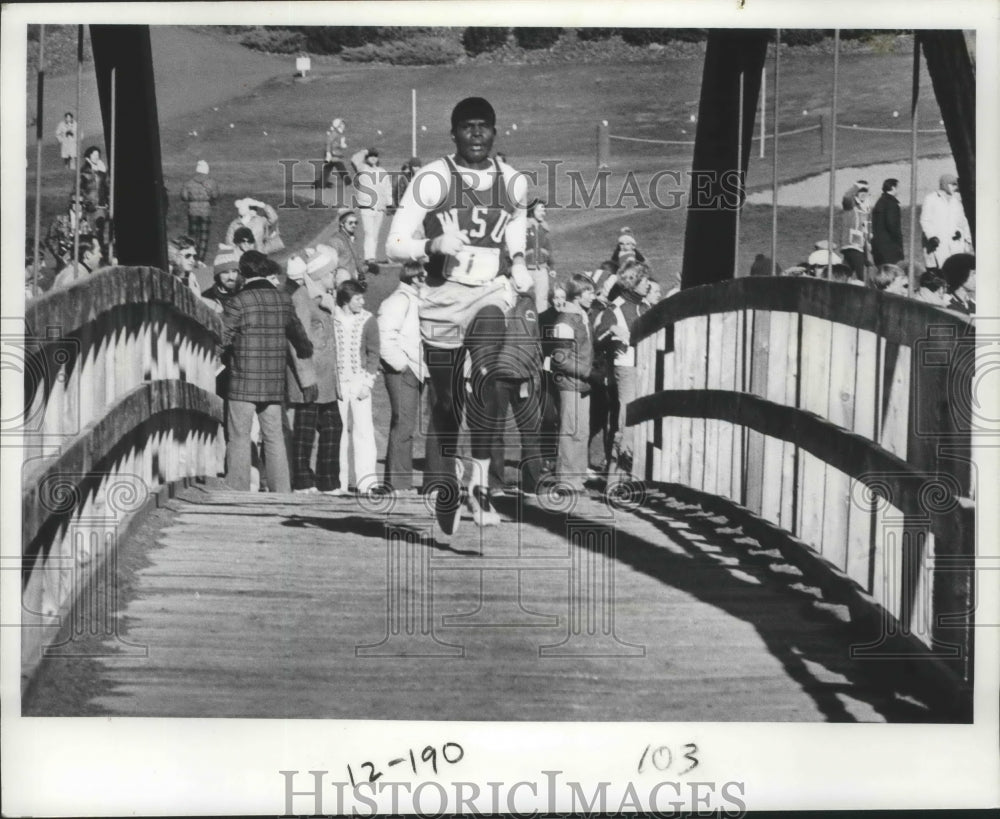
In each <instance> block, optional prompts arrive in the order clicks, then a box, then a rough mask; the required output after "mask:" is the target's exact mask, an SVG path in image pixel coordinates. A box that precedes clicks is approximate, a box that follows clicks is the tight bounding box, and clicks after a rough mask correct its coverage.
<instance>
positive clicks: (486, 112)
mask: <svg viewBox="0 0 1000 819" xmlns="http://www.w3.org/2000/svg"><path fill="white" fill-rule="evenodd" d="M470 119H481V120H485V121H486V122H487V124H488V125H489V126H490V128H496V126H497V114H496V111H494V110H493V106H492V105H490V104H489V103H488V102H487V101H486V100H484V99H483V98H482V97H466V98H465V99H464V100H462V101H461V102H460V103H459V104H458V105H456V106H455V108H454V110H452V112H451V129H452V130H453V131H454V130H455V128H457V127H458V123H460V122H465V121H467V120H470Z"/></svg>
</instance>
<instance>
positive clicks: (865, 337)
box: [845, 330, 880, 588]
mask: <svg viewBox="0 0 1000 819" xmlns="http://www.w3.org/2000/svg"><path fill="white" fill-rule="evenodd" d="M855 361H856V372H855V379H854V418H853V420H852V424H851V428H852V429H853V430H854V432H856V433H857V434H858V435H864V436H865V437H866V438H869V439H871V440H876V437H875V419H876V417H877V409H878V400H879V399H878V396H879V389H878V387H879V379H880V372H879V339H878V336H876V335H875V334H874V333H872V332H869V331H867V330H859V331H858V338H857V355H856V356H855ZM848 491H849V493H850V495H849V497H850V504H849V505H848V515H847V556H846V564H845V571H846V572H847V574H848V576H849V577H851V578H853V579H854V580H856V581H857V582H858V583H860V584H861V585H862V587H864V588H867V585H868V549H869V546H870V544H871V538H872V527H873V526H874V525H875V515H874V509H873V505H872V501H871V498H870V494H869V493H868V492H867V491H866V490H865V488H864V486H863V485H862V484H860V483H859V482H858V481H857V480H855V479H853V478H851V479H849V488H848Z"/></svg>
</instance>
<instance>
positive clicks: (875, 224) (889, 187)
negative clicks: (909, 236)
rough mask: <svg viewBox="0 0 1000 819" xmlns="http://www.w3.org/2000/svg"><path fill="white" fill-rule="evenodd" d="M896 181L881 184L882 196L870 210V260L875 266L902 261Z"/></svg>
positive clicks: (900, 226)
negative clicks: (871, 259)
mask: <svg viewBox="0 0 1000 819" xmlns="http://www.w3.org/2000/svg"><path fill="white" fill-rule="evenodd" d="M898 188H899V180H898V179H886V180H885V182H883V183H882V195H881V196H880V197H879V198H878V202H876V203H875V207H874V208H873V209H872V258H873V260H874V261H875V264H876V265H877V266H881V265H884V264H896V263H897V262H900V261H902V259H903V219H902V215H901V212H900V208H899V200H898V199H897V198H896V190H897V189H898Z"/></svg>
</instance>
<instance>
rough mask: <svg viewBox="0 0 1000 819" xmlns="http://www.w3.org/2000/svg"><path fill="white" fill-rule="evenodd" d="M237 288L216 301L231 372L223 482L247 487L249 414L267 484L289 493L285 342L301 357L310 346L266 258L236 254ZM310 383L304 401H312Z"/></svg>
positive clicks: (308, 354) (250, 253) (257, 254)
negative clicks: (240, 283) (259, 438)
mask: <svg viewBox="0 0 1000 819" xmlns="http://www.w3.org/2000/svg"><path fill="white" fill-rule="evenodd" d="M239 266H240V273H241V274H242V275H243V278H244V279H245V280H246V285H245V286H244V287H243V289H242V290H241V291H240V292H239V293H237V294H236V295H235V296H233V297H232V298H229V299H226V300H225V301H224V302H223V305H222V310H223V312H222V325H223V333H222V346H223V347H224V348H227V347H231V348H232V371H231V375H230V379H229V388H228V394H227V395H226V398H228V399H229V400H228V404H227V408H226V433H227V438H228V442H227V444H226V482H227V483H228V484H229V486H230V487H231V488H232V489H235V490H237V491H243V492H247V491H249V490H250V428H251V423H252V421H253V416H254V413H256V414H257V417H258V419H259V420H260V429H261V433H262V435H263V438H264V453H265V456H266V458H267V466H268V476H267V477H268V485H269V487H270V488H271V490H272V491H274V492H291V481H290V479H289V474H288V454H287V450H286V448H285V437H284V433H283V427H282V416H283V414H284V410H283V405H284V401H285V366H286V359H287V351H288V342H289V341H290V342H291V343H292V346H293V347H294V349H295V352H296V353H297V354H298V355H299V356H300V357H302V358H310V357H311V356H312V354H313V345H312V342H311V341H310V340H309V336H308V335H307V333H306V329H305V327H303V325H302V322H301V321H300V320H299V318H298V316H297V315H296V314H295V308H294V307H293V306H292V299H291V297H290V296H289V295H288V293H286V292H285V291H284V290H280V289H278V286H277V283H276V279H275V277H274V276H273V275H271V274H272V268H271V265H270V264H269V263H268V259H267V257H266V256H265V255H264V254H263V253H260V252H258V251H256V250H250V251H247V252H246V253H244V254H243V256H242V257H241V258H240V265H239ZM316 393H317V389H316V386H315V385H313V386H312V387H311V388H310V394H309V395H308V396H306V403H312V402H313V401H315V400H316Z"/></svg>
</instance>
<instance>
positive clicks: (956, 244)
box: [920, 173, 974, 270]
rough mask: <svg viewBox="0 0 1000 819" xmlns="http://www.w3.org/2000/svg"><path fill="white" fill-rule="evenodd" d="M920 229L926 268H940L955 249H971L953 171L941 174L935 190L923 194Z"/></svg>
mask: <svg viewBox="0 0 1000 819" xmlns="http://www.w3.org/2000/svg"><path fill="white" fill-rule="evenodd" d="M920 229H921V230H922V231H923V244H924V260H925V262H926V263H927V269H928V270H940V269H941V267H942V266H943V265H944V263H945V261H946V260H947V259H948V257H949V256H953V255H955V254H956V253H973V252H974V251H973V248H972V232H971V231H970V230H969V221H968V219H966V217H965V208H964V207H963V205H962V196H961V194H960V193H959V192H958V177H957V176H955V175H954V174H951V173H946V174H942V175H941V179H940V180H939V183H938V190H936V191H932V192H931V193H929V194H927V196H926V197H925V198H924V206H923V208H921V210H920Z"/></svg>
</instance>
